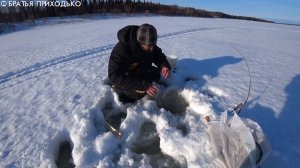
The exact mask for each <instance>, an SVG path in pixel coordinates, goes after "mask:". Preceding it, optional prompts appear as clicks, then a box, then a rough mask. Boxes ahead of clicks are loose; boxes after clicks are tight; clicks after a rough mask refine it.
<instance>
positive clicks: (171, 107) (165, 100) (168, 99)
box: [157, 88, 188, 114]
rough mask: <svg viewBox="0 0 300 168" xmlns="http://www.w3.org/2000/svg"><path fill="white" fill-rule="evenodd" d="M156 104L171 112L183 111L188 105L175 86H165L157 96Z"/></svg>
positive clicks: (179, 112) (178, 112)
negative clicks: (162, 91)
mask: <svg viewBox="0 0 300 168" xmlns="http://www.w3.org/2000/svg"><path fill="white" fill-rule="evenodd" d="M157 104H158V106H159V107H160V108H164V109H166V110H168V111H170V112H171V113H173V114H181V113H183V112H185V110H186V107H187V106H188V103H187V101H186V100H185V99H184V98H183V97H182V96H181V95H180V94H179V90H178V89H176V88H167V89H166V90H165V91H164V93H163V94H162V95H161V96H160V97H159V98H158V102H157Z"/></svg>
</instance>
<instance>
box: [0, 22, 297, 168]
mask: <svg viewBox="0 0 300 168" xmlns="http://www.w3.org/2000/svg"><path fill="white" fill-rule="evenodd" d="M145 22H148V23H150V24H153V25H154V26H155V27H156V28H157V30H158V33H159V39H158V46H160V47H161V48H162V50H163V52H165V53H166V54H167V55H170V56H175V57H177V63H176V64H174V65H173V66H175V67H176V68H174V69H173V70H172V74H171V78H170V79H168V80H165V81H163V82H162V83H161V84H160V85H159V86H160V87H161V90H162V92H161V93H162V95H161V97H160V98H161V100H159V99H158V101H155V100H151V99H148V98H145V99H143V100H141V101H139V102H137V103H136V104H134V105H132V106H124V105H123V104H122V103H120V102H119V100H118V97H117V95H116V94H115V93H114V92H112V90H111V89H110V87H109V86H107V85H105V83H106V79H105V78H106V76H107V64H108V58H109V53H110V51H111V49H112V46H113V44H115V42H116V40H117V39H116V32H117V30H119V29H120V28H122V27H123V26H125V25H128V24H142V23H145ZM165 25H170V26H168V27H166V26H165ZM100 27H101V28H100ZM65 30H68V31H67V32H66V31H65ZM37 34H41V35H42V36H37ZM28 40H30V41H31V43H30V44H28V45H26V44H27V43H28ZM0 43H1V46H0V51H1V52H0V62H1V66H0V73H1V74H0V123H1V125H0V132H1V133H0V166H2V167H22V166H23V167H56V166H57V165H59V160H61V159H62V158H60V157H62V156H61V155H60V153H64V151H65V152H66V153H68V152H69V154H71V156H72V159H69V160H66V162H67V163H69V164H70V165H72V162H73V163H74V164H75V165H76V166H77V167H88V168H90V167H150V166H153V167H157V166H162V165H163V166H165V167H209V165H210V163H211V162H212V161H213V160H214V159H215V158H214V157H213V153H212V149H211V143H210V140H209V135H208V132H207V131H208V129H207V125H206V124H205V120H204V116H205V115H210V116H212V119H214V118H217V117H218V116H219V114H220V113H221V112H222V111H224V110H225V109H227V108H230V107H232V106H233V105H235V104H236V103H240V102H243V101H244V100H245V96H246V95H247V91H248V80H249V78H248V76H247V69H246V67H245V64H244V62H243V60H242V57H241V56H240V55H239V53H237V52H236V51H235V50H234V49H233V48H232V47H231V45H234V46H235V47H237V48H239V49H240V50H241V52H242V53H243V54H244V55H245V56H246V57H247V60H248V62H249V66H250V69H251V73H252V78H253V83H252V92H251V98H250V101H249V104H251V106H246V107H245V108H244V111H243V113H242V115H244V116H246V117H248V118H251V119H253V120H254V121H257V122H258V123H259V124H260V125H261V126H262V129H263V130H264V131H265V133H266V135H267V136H268V138H269V139H270V142H271V145H272V147H273V149H274V150H273V151H274V152H272V153H271V156H270V159H267V160H266V162H265V163H264V165H262V166H263V167H285V166H286V165H288V166H289V167H297V165H299V157H300V154H299V151H300V150H299V143H298V141H297V140H298V139H299V138H298V137H299V136H300V133H299V129H298V128H299V124H297V123H299V122H298V121H299V116H300V115H299V114H298V113H297V112H298V111H297V109H299V103H296V100H298V99H299V94H298V91H299V87H298V86H299V73H300V69H299V58H298V55H297V53H299V47H298V46H299V45H300V44H299V27H296V26H285V25H276V24H268V23H258V22H249V21H240V20H229V19H226V20H223V19H203V18H190V17H160V16H159V17H142V18H140V17H130V18H126V17H125V18H120V19H106V20H88V19H87V21H82V22H74V23H72V22H69V23H68V24H59V25H52V26H43V27H36V28H35V29H30V30H24V31H19V32H15V33H10V34H4V35H1V36H0ZM49 44H51V45H49ZM25 46H26V47H25ZM163 90H164V91H163ZM170 96H171V97H172V98H168V97H170ZM172 104H176V106H172ZM174 107H175V108H174ZM275 114H276V115H275ZM110 119H112V120H113V121H117V122H116V123H112V124H114V125H116V127H119V128H120V131H121V132H122V135H123V136H122V138H121V139H119V138H118V137H116V136H114V135H113V134H112V133H111V132H109V131H108V130H107V128H106V125H105V123H104V120H108V121H109V120H110ZM64 144H67V145H66V146H69V147H64V146H65V145H64ZM287 144H289V145H287ZM64 148H71V151H70V150H69V149H68V150H66V149H64ZM61 151H63V152H61Z"/></svg>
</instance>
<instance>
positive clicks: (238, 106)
mask: <svg viewBox="0 0 300 168" xmlns="http://www.w3.org/2000/svg"><path fill="white" fill-rule="evenodd" d="M231 46H232V48H234V49H235V50H236V51H237V52H238V53H239V54H240V55H241V56H242V57H243V58H244V60H245V62H246V65H247V69H248V76H249V85H248V94H247V98H246V100H245V101H244V103H240V104H238V105H237V106H235V107H234V108H233V110H234V111H235V112H236V113H237V114H240V112H241V111H242V109H243V107H244V106H245V104H246V103H247V102H248V99H249V97H250V93H251V84H252V79H251V73H250V68H249V64H248V61H247V59H246V57H245V56H244V55H243V54H242V53H241V52H240V50H238V49H237V48H236V47H234V46H233V45H231Z"/></svg>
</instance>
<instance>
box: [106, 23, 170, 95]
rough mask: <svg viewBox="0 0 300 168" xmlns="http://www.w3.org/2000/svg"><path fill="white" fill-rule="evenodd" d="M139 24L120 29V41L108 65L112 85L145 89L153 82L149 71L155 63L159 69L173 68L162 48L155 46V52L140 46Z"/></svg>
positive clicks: (131, 88)
mask: <svg viewBox="0 0 300 168" xmlns="http://www.w3.org/2000/svg"><path fill="white" fill-rule="evenodd" d="M137 29H138V26H134V25H132V26H126V27H124V28H122V29H121V30H119V31H118V40H119V42H118V43H117V44H116V46H115V47H114V48H113V50H112V53H111V55H110V59H109V65H108V78H109V80H110V83H111V84H112V85H116V86H119V87H121V88H124V89H129V90H139V91H145V90H146V89H147V88H148V87H149V86H150V85H151V83H152V80H151V79H149V77H147V72H148V71H149V70H150V69H151V67H152V63H154V64H155V65H156V66H157V67H158V68H159V69H161V68H162V67H163V66H166V67H168V68H169V69H171V67H170V64H169V63H168V61H167V59H166V56H165V55H164V54H163V53H162V51H161V49H160V48H159V47H157V46H154V49H153V52H145V51H143V50H142V48H141V47H140V45H139V43H138V41H137V39H136V32H137Z"/></svg>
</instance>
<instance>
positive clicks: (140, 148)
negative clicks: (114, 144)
mask: <svg viewBox="0 0 300 168" xmlns="http://www.w3.org/2000/svg"><path fill="white" fill-rule="evenodd" d="M131 150H132V151H133V152H135V153H137V154H147V155H148V157H149V158H150V165H151V166H152V167H160V168H164V167H173V168H181V167H186V162H184V163H180V162H179V161H177V160H175V159H174V158H172V157H171V156H169V155H167V154H164V153H162V152H161V149H160V138H159V135H158V133H157V130H156V125H155V123H154V122H150V121H149V122H145V123H144V124H143V125H142V127H141V129H140V132H139V135H138V137H137V139H136V141H135V142H134V143H133V145H132V147H131Z"/></svg>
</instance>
